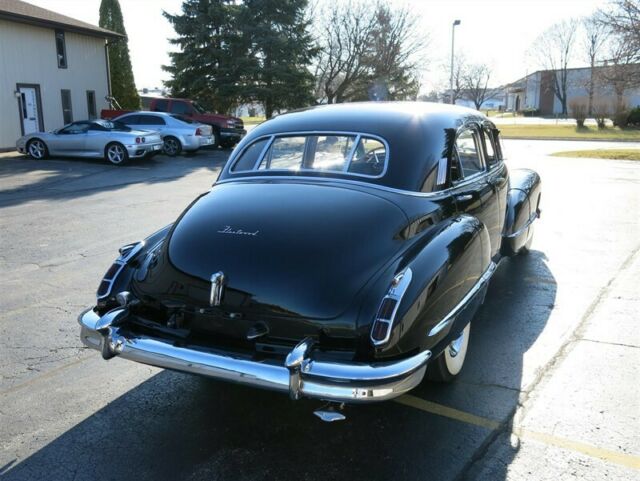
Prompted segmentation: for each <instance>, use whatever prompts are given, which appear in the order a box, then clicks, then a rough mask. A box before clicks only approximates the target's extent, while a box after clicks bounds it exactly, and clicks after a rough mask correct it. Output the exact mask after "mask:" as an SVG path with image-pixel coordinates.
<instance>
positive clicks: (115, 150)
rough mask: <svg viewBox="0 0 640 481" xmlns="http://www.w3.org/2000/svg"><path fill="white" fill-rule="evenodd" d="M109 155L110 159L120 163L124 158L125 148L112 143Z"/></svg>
mask: <svg viewBox="0 0 640 481" xmlns="http://www.w3.org/2000/svg"><path fill="white" fill-rule="evenodd" d="M107 156H108V157H109V161H111V162H113V163H114V164H119V163H120V162H122V161H123V160H124V150H123V149H122V147H120V146H119V145H112V146H111V147H109V150H108V151H107Z"/></svg>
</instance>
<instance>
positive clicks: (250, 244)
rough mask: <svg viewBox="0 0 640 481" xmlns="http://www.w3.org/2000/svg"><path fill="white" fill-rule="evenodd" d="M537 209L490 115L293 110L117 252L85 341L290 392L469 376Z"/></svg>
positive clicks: (371, 108)
mask: <svg viewBox="0 0 640 481" xmlns="http://www.w3.org/2000/svg"><path fill="white" fill-rule="evenodd" d="M539 204H540V179H539V177H538V175H537V174H536V173H535V172H533V171H530V170H515V171H513V172H511V175H509V173H508V171H507V166H506V165H505V163H504V162H503V156H502V148H501V143H500V140H499V131H498V130H497V129H496V127H495V126H494V125H493V124H492V123H491V122H490V121H489V120H488V119H487V118H486V117H484V116H483V115H481V114H480V113H479V112H477V111H474V110H469V109H466V108H460V107H453V106H449V105H442V104H429V103H361V104H357V103H356V104H344V105H334V106H323V107H318V108H313V109H309V110H304V111H299V112H294V113H288V114H285V115H282V116H280V117H277V118H276V119H273V120H270V121H268V122H265V123H263V124H262V125H260V126H259V127H257V128H256V129H254V130H253V131H252V132H250V133H249V134H248V135H247V136H246V137H245V139H243V141H242V142H241V143H240V144H239V145H238V147H237V148H236V150H235V151H234V152H233V154H232V155H231V157H230V159H229V161H228V162H227V164H226V166H225V167H224V169H223V170H222V172H221V174H220V177H219V179H218V181H217V182H216V183H215V184H214V186H213V188H212V189H211V190H210V191H209V192H207V193H205V194H203V195H201V196H200V197H198V198H197V199H196V200H195V201H194V202H193V203H192V204H191V205H190V206H189V207H188V208H187V209H186V210H185V211H184V212H183V214H182V215H181V216H180V217H179V218H178V219H177V221H176V222H175V223H174V224H172V225H169V226H167V227H165V228H164V229H162V230H160V231H158V232H156V233H155V234H153V235H151V236H150V237H148V238H147V239H145V240H144V241H142V242H138V243H134V244H130V245H127V246H124V247H122V248H121V249H120V256H119V257H118V258H117V259H116V260H115V262H114V264H113V265H112V266H111V267H110V268H109V269H108V271H107V273H106V274H105V276H104V279H103V280H102V282H101V284H100V287H99V289H98V293H97V305H96V306H95V307H93V308H91V309H89V310H87V311H85V312H84V313H82V314H81V316H80V318H79V321H80V325H81V337H82V341H83V342H84V343H85V344H86V345H87V346H89V347H92V348H95V349H98V350H100V351H101V352H102V355H103V357H104V358H105V359H109V358H111V357H113V356H120V357H123V358H125V359H130V360H133V361H138V362H142V363H146V364H151V365H154V366H160V367H165V368H170V369H175V370H179V371H185V372H190V373H196V374H201V375H204V376H208V377H212V378H217V379H224V380H229V381H235V382H239V383H243V384H248V385H252V386H256V387H263V388H269V389H275V390H278V391H283V392H288V393H289V394H290V395H291V397H293V398H294V399H297V398H300V397H309V398H317V399H322V400H325V401H334V402H337V403H345V402H354V403H355V402H369V401H382V400H387V399H390V398H393V397H395V396H398V395H400V394H402V393H404V392H407V391H408V390H410V389H412V388H413V387H415V386H416V385H418V384H419V383H420V382H421V381H422V379H423V377H425V373H426V374H427V377H428V378H431V379H434V380H441V381H450V380H452V379H454V378H455V377H456V376H457V375H458V373H459V372H460V370H461V368H462V365H463V363H464V359H465V354H466V349H467V345H468V342H469V334H470V325H471V321H472V319H473V316H474V313H475V312H476V310H477V309H478V307H479V306H480V304H481V303H482V302H483V300H484V295H485V292H486V288H487V284H488V282H489V280H490V279H491V275H492V274H493V272H494V270H495V269H496V265H497V263H498V262H499V261H500V259H502V258H503V257H505V256H513V255H517V254H520V253H525V252H527V250H528V248H529V246H530V244H531V239H532V235H533V226H534V225H533V222H534V220H535V219H536V218H537V217H538V216H539V214H540V210H539ZM479 328H481V327H479ZM319 415H321V417H326V418H328V419H335V418H336V417H340V416H339V413H335V416H333V415H331V413H330V412H329V411H322V412H320V413H319Z"/></svg>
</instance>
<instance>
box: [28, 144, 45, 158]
mask: <svg viewBox="0 0 640 481" xmlns="http://www.w3.org/2000/svg"><path fill="white" fill-rule="evenodd" d="M27 152H28V153H29V157H31V158H32V159H35V160H42V159H46V158H47V157H48V156H49V149H47V145H46V144H45V143H44V142H43V141H42V140H40V139H33V140H31V141H29V143H28V144H27Z"/></svg>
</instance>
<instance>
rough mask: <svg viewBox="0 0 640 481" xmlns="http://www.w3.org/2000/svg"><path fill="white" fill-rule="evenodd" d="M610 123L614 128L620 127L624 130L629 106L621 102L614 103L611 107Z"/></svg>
mask: <svg viewBox="0 0 640 481" xmlns="http://www.w3.org/2000/svg"><path fill="white" fill-rule="evenodd" d="M611 112H612V115H611V121H612V122H613V125H614V126H615V127H620V128H621V129H624V128H625V127H626V126H627V123H628V119H629V106H628V104H627V103H626V102H625V101H624V100H623V101H620V102H616V103H615V104H613V105H612V106H611Z"/></svg>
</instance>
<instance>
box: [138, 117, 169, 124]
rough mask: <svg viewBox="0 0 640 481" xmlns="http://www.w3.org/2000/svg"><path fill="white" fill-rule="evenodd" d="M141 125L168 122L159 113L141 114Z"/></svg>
mask: <svg viewBox="0 0 640 481" xmlns="http://www.w3.org/2000/svg"><path fill="white" fill-rule="evenodd" d="M138 118H139V119H140V122H139V123H140V125H166V122H165V121H164V119H163V118H162V117H160V116H159V115H139V116H138Z"/></svg>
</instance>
